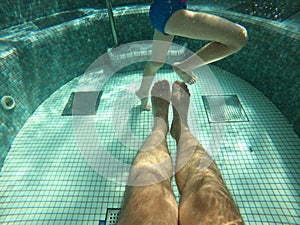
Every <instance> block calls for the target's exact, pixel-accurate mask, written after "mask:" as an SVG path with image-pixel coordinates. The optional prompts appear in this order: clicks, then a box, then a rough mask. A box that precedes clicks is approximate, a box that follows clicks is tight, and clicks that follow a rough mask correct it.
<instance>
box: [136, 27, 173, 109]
mask: <svg viewBox="0 0 300 225" xmlns="http://www.w3.org/2000/svg"><path fill="white" fill-rule="evenodd" d="M173 38H174V36H173V35H164V34H162V33H161V32H160V31H158V30H157V29H154V36H153V44H152V56H151V59H150V61H149V62H148V63H147V64H146V66H145V69H144V72H143V79H142V83H141V86H140V88H139V90H137V91H136V95H137V97H138V98H139V99H141V107H142V109H143V110H150V109H151V106H150V104H149V103H148V95H149V91H150V88H151V85H152V82H153V79H154V77H155V75H156V73H157V71H158V70H159V69H160V68H161V67H162V66H163V64H164V62H165V59H166V55H167V52H168V50H169V48H170V46H171V44H172V41H173Z"/></svg>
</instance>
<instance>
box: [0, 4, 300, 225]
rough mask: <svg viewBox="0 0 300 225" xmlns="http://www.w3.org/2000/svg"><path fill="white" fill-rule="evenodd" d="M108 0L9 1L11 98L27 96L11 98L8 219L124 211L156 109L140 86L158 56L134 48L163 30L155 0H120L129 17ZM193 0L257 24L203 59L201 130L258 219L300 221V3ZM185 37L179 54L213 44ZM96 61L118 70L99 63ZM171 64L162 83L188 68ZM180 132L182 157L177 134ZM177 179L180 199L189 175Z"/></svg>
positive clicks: (194, 112) (3, 44) (4, 50)
mask: <svg viewBox="0 0 300 225" xmlns="http://www.w3.org/2000/svg"><path fill="white" fill-rule="evenodd" d="M107 2H110V1H94V0H85V1H63V2H58V1H46V0H39V1H21V0H16V1H14V2H12V1H10V0H3V1H1V2H0V16H1V17H0V18H1V20H0V99H4V98H2V97H5V98H6V99H8V101H7V102H6V103H7V104H12V103H16V104H15V105H14V107H13V108H12V109H5V108H4V107H3V106H2V107H0V115H1V116H0V204H1V208H0V224H13V225H16V224H22V225H23V224H30V225H32V224H78V225H79V224H80V225H81V224H95V225H96V224H99V225H103V224H110V225H113V224H115V223H116V221H117V219H118V213H119V209H120V207H121V204H122V201H123V194H124V191H125V185H126V181H127V178H128V175H129V171H130V167H131V164H132V162H133V160H134V158H135V156H136V153H137V151H138V149H139V148H140V147H141V145H142V144H143V142H144V141H145V139H146V138H147V137H148V136H149V134H150V132H151V130H152V123H153V117H152V112H151V111H150V112H148V111H142V110H141V108H140V101H139V99H138V98H137V97H136V95H135V91H136V90H137V89H138V87H139V85H140V83H141V79H142V73H143V71H142V70H143V68H144V63H145V62H138V63H135V62H134V61H132V58H135V59H136V58H139V59H140V58H142V56H143V55H148V56H149V55H151V54H149V52H151V48H149V46H148V45H145V46H144V45H141V44H140V42H139V41H145V40H151V39H152V35H153V28H152V26H151V24H150V22H149V18H148V11H149V2H150V1H148V0H114V1H111V3H112V6H113V7H114V8H113V14H114V16H115V26H116V27H112V26H111V23H109V19H110V18H109V15H108V10H107V8H106V7H107V6H108V5H107V4H106V3H107ZM188 2H189V7H190V8H191V9H192V10H195V11H198V10H199V11H203V12H207V13H211V14H217V15H220V16H222V17H225V18H228V19H230V20H232V21H235V22H237V23H240V24H243V25H244V26H245V27H246V28H247V30H248V33H249V41H248V43H247V44H246V46H245V47H244V48H243V49H242V50H241V51H240V52H238V53H237V54H234V55H233V56H230V57H228V58H226V59H223V60H221V61H219V62H216V63H214V64H210V65H209V66H207V67H206V68H201V69H199V68H198V69H196V70H195V74H196V75H197V77H198V81H197V83H196V84H195V85H191V86H189V89H190V92H191V107H190V110H189V126H190V129H191V131H192V133H193V134H194V136H195V137H196V138H197V140H198V141H199V142H200V143H201V144H202V145H203V146H204V148H205V149H206V150H207V151H208V152H209V153H210V155H211V156H212V158H213V159H214V160H215V161H216V163H217V165H218V166H219V168H220V170H221V173H222V176H223V178H224V180H225V183H226V185H227V187H228V189H229V190H230V192H231V194H232V196H233V198H234V200H235V202H236V203H237V205H238V207H239V209H240V211H241V214H242V217H243V219H244V221H245V224H249V225H252V224H257V225H264V224H267V225H269V224H287V225H291V224H293V225H296V224H297V225H298V224H300V216H299V215H300V180H299V174H300V167H299V162H300V138H299V135H300V120H299V118H300V97H299V93H300V79H299V78H300V76H299V71H300V65H299V60H298V59H299V52H300V1H295V0H285V1H279V0H272V1H271V0H267V1H263V0H256V1H250V0H243V1H240V0H230V1H221V0H203V1H198V0H189V1H188ZM114 28H116V34H117V37H118V41H119V42H118V43H117V42H116V40H114V35H113V34H112V33H113V29H114ZM174 42H175V43H177V44H178V46H177V47H178V49H175V50H174V49H173V50H170V51H169V54H170V55H172V57H173V56H174V58H176V57H179V60H182V59H183V58H180V57H186V55H185V54H186V52H185V50H186V49H191V50H193V51H196V50H198V49H199V47H200V46H202V45H204V44H206V42H205V41H197V40H187V39H184V38H180V37H176V38H175V41H174ZM128 43H134V44H133V48H132V49H131V48H127V46H131V45H126V44H128ZM116 45H121V46H123V48H121V49H124V50H125V52H119V51H118V48H116ZM137 45H138V46H139V48H137V49H136V48H135V47H136V46H137ZM124 46H125V47H124ZM141 46H142V47H141ZM175 47H176V46H175ZM116 49H117V51H116V54H114V50H116ZM136 53H137V54H140V56H139V55H135V54H136ZM101 55H102V56H103V55H108V56H109V59H106V58H101V57H100V58H99V56H101ZM95 59H98V60H99V59H100V64H101V65H104V67H105V69H101V68H98V67H97V68H96V70H95V71H93V70H91V73H86V71H88V68H92V67H91V65H93V62H94V63H95V62H96V66H97V61H94V60H95ZM101 59H104V60H103V61H101ZM176 59H177V60H178V58H176ZM105 60H107V61H105ZM122 60H123V61H124V62H125V61H126V63H127V62H128V67H126V68H125V67H124V68H123V67H122V66H121V64H122V62H123V61H122ZM127 60H128V61H127ZM141 61H142V60H141ZM145 61H147V60H145ZM167 64H169V65H171V64H170V63H167ZM169 65H165V66H164V67H163V68H162V69H160V70H159V72H158V74H157V76H156V78H155V81H158V80H161V79H167V80H168V81H169V82H170V83H173V82H174V81H175V80H177V79H178V77H177V76H176V74H175V72H174V71H173V70H171V67H170V66H169ZM118 66H119V67H118ZM126 66H127V65H126ZM116 68H118V69H116ZM120 68H122V69H120ZM8 97H11V98H8ZM1 104H2V103H1ZM171 112H172V109H171V108H170V113H169V123H170V124H171V121H172V113H171ZM167 142H168V146H169V149H170V153H171V157H172V159H173V161H175V159H176V144H175V141H174V140H173V139H172V138H171V136H170V134H168V135H167ZM172 187H173V190H174V194H175V197H176V200H177V202H178V203H179V201H180V195H179V192H178V190H177V187H176V183H175V178H173V180H172ZM110 219H111V221H110Z"/></svg>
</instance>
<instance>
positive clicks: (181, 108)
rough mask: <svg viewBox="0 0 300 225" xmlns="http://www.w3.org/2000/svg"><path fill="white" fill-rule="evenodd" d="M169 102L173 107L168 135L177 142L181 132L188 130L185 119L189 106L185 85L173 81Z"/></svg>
mask: <svg viewBox="0 0 300 225" xmlns="http://www.w3.org/2000/svg"><path fill="white" fill-rule="evenodd" d="M171 101H172V107H173V122H172V126H171V131H170V133H171V136H172V137H173V138H174V139H175V140H176V141H177V142H178V140H179V137H180V134H181V131H182V130H183V129H188V122H187V117H188V109H189V105H190V92H189V89H188V87H187V85H186V84H185V83H183V82H180V81H175V83H174V84H173V86H172V97H171Z"/></svg>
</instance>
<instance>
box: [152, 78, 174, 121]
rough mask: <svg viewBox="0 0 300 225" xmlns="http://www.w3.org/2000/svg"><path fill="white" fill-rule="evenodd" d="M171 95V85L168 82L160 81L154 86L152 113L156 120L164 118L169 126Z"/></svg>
mask: <svg viewBox="0 0 300 225" xmlns="http://www.w3.org/2000/svg"><path fill="white" fill-rule="evenodd" d="M170 99H171V93H170V85H169V82H168V81H167V80H162V81H158V82H157V83H155V84H154V86H153V88H152V91H151V102H152V113H153V117H154V119H155V118H157V117H159V118H162V119H163V120H164V122H165V124H166V125H167V124H168V112H169V105H170Z"/></svg>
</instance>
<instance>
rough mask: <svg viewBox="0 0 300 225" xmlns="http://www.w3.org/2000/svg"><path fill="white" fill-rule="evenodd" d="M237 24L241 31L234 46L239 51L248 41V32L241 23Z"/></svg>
mask: <svg viewBox="0 0 300 225" xmlns="http://www.w3.org/2000/svg"><path fill="white" fill-rule="evenodd" d="M237 26H238V27H239V32H238V38H237V40H236V41H235V43H234V48H235V49H236V51H239V50H240V49H241V48H243V47H244V45H245V44H246V43H247V41H248V32H247V29H246V28H245V27H243V26H241V25H239V24H237Z"/></svg>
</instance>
